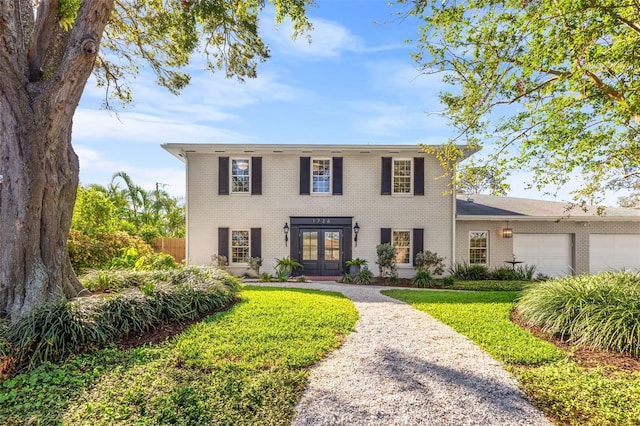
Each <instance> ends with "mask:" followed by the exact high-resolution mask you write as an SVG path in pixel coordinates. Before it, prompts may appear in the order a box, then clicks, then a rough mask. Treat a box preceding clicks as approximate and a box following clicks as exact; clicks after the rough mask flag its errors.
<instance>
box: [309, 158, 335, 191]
mask: <svg viewBox="0 0 640 426" xmlns="http://www.w3.org/2000/svg"><path fill="white" fill-rule="evenodd" d="M311 193H312V194H331V159H330V158H314V159H312V160H311Z"/></svg>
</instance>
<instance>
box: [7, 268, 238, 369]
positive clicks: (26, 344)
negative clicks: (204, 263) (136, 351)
mask: <svg viewBox="0 0 640 426" xmlns="http://www.w3.org/2000/svg"><path fill="white" fill-rule="evenodd" d="M146 274H147V275H148V276H147V277H146V279H142V280H141V279H140V276H139V275H135V277H133V279H132V281H135V282H136V283H143V288H140V287H137V286H135V285H133V284H132V282H124V285H123V288H124V290H120V291H117V290H115V289H109V290H110V291H115V293H113V294H110V295H108V296H106V297H104V296H103V297H88V298H78V299H75V300H72V301H66V300H61V301H58V302H56V303H51V304H48V305H44V306H42V307H41V308H39V309H37V310H35V311H34V312H33V313H31V314H30V315H28V316H26V317H24V318H22V319H20V320H18V321H16V322H14V323H11V324H9V325H8V326H7V327H4V330H0V331H2V336H0V342H2V341H4V342H6V343H5V344H0V357H10V358H11V359H12V360H13V363H12V364H11V365H12V368H14V370H15V371H12V372H10V373H13V372H20V371H25V370H30V369H32V368H34V367H35V366H37V365H40V364H42V363H43V362H46V361H49V362H59V361H61V360H63V359H64V358H66V357H67V356H69V355H71V354H74V353H79V352H83V351H86V350H88V349H91V348H96V347H101V346H104V345H106V344H108V343H110V342H114V341H117V340H119V339H122V338H125V337H127V336H129V335H131V334H133V333H139V332H144V331H147V330H150V329H152V328H153V327H155V326H158V325H160V324H163V323H168V322H175V321H180V320H184V319H193V318H196V317H198V316H199V315H202V314H203V313H206V312H209V311H212V310H217V309H220V308H223V307H224V306H228V305H230V304H231V303H232V302H233V300H234V299H235V296H236V294H237V292H238V291H239V290H240V283H239V281H238V279H237V278H235V277H233V276H231V275H230V274H228V273H226V272H224V271H222V270H216V269H212V268H206V267H195V266H189V267H185V268H184V269H182V270H175V271H173V270H171V271H162V272H161V273H158V272H153V271H150V272H146ZM120 284H122V283H119V284H118V285H120ZM3 373H4V374H7V372H3V371H0V376H2V375H3Z"/></svg>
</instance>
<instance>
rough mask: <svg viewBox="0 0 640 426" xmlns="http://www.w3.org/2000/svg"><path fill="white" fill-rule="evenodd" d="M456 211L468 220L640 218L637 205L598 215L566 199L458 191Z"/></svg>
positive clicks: (593, 210)
mask: <svg viewBox="0 0 640 426" xmlns="http://www.w3.org/2000/svg"><path fill="white" fill-rule="evenodd" d="M456 210H457V215H458V218H460V219H470V220H474V219H475V220H478V219H480V217H483V218H486V217H494V218H498V219H499V218H507V217H508V218H510V219H515V220H527V219H542V218H547V219H553V218H555V219H560V218H563V219H571V218H576V219H578V218H579V219H581V220H584V219H585V218H590V219H594V220H607V219H614V218H615V219H617V220H620V219H629V220H640V209H637V208H621V207H606V208H605V209H604V212H603V213H602V214H601V215H598V211H597V207H595V206H588V207H587V210H586V211H584V210H583V209H582V208H581V207H579V206H575V207H573V208H570V206H569V204H568V203H566V202H560V201H543V200H532V199H528V198H514V197H499V196H495V195H485V194H473V195H465V194H457V195H456Z"/></svg>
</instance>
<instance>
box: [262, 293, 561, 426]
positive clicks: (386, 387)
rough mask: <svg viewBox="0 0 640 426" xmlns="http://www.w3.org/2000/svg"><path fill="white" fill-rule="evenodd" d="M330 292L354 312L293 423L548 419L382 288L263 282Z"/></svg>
mask: <svg viewBox="0 0 640 426" xmlns="http://www.w3.org/2000/svg"><path fill="white" fill-rule="evenodd" d="M259 285H269V286H280V287H299V288H313V289H319V290H329V291H337V292H340V293H342V294H344V295H345V296H346V297H348V298H349V299H351V300H352V301H353V303H354V304H355V306H356V308H357V309H358V311H359V313H360V320H359V321H358V323H357V324H356V329H355V331H354V332H353V333H351V334H349V335H348V336H347V338H346V339H345V341H344V343H343V345H342V346H341V347H340V348H339V349H337V350H336V351H334V352H332V353H331V354H329V355H328V356H327V357H326V358H325V359H324V360H322V361H321V362H319V363H318V364H317V365H315V366H314V367H313V368H312V370H311V376H310V379H309V383H308V384H307V388H306V390H305V392H304V394H303V396H302V398H301V400H300V401H299V402H298V404H297V405H296V407H295V417H294V420H293V423H292V424H293V425H492V426H493V425H527V426H529V425H551V424H552V423H550V422H549V421H548V420H547V419H546V418H545V417H544V416H543V415H542V413H541V412H540V411H538V410H537V409H536V408H534V407H533V406H532V405H531V404H530V403H529V402H528V400H527V398H526V396H525V395H524V394H523V393H522V392H521V391H520V390H519V389H518V385H517V383H516V382H515V380H514V379H513V378H511V376H510V375H509V374H508V373H507V372H506V371H505V370H504V369H503V368H502V367H501V366H500V364H499V363H498V362H497V361H495V360H494V359H493V358H491V357H490V356H489V355H487V354H486V353H485V352H484V351H482V350H481V349H479V348H478V347H477V346H476V345H475V344H473V343H472V342H471V341H470V340H469V339H467V338H466V337H464V336H462V335H460V334H458V333H456V332H455V331H453V330H452V329H451V328H449V327H448V326H446V325H444V324H442V323H440V322H438V321H436V320H435V319H433V318H432V317H430V316H429V315H426V314H424V313H422V312H420V311H418V310H416V309H413V308H412V307H411V306H409V305H407V304H406V303H404V302H400V301H397V300H395V299H392V298H390V297H387V296H384V295H382V294H380V290H382V289H384V288H383V287H375V286H354V285H343V284H337V283H321V282H314V283H305V284H296V283H270V284H259Z"/></svg>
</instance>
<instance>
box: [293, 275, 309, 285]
mask: <svg viewBox="0 0 640 426" xmlns="http://www.w3.org/2000/svg"><path fill="white" fill-rule="evenodd" d="M296 282H299V283H306V282H307V277H305V276H304V275H299V276H297V277H296Z"/></svg>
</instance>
